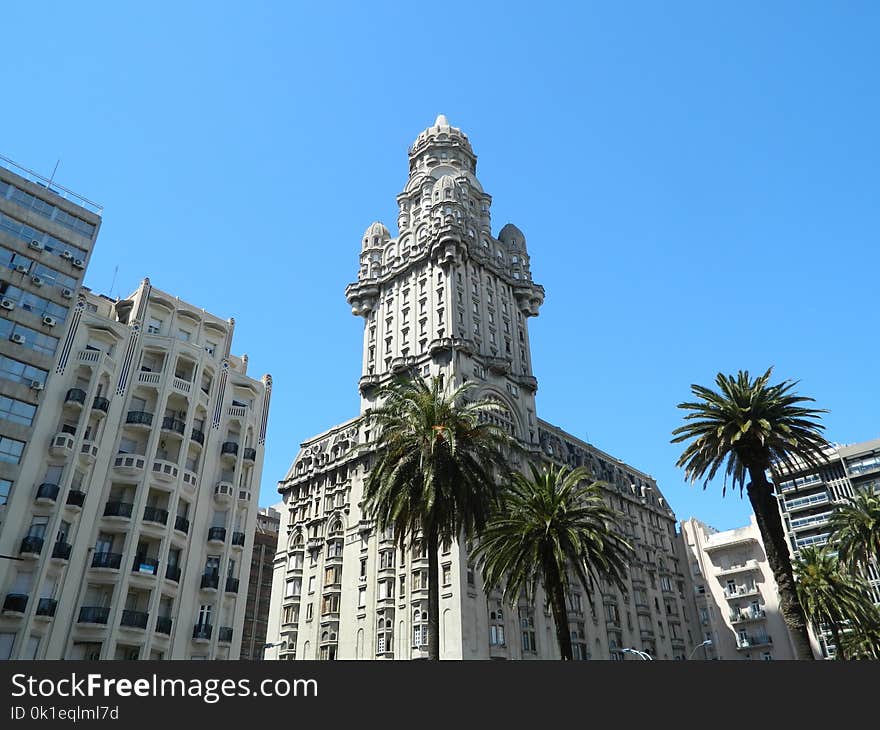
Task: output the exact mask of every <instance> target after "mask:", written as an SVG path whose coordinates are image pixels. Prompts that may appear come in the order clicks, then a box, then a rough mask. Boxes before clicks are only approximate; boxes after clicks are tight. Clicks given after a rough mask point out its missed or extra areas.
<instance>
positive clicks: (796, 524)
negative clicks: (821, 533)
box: [791, 511, 831, 531]
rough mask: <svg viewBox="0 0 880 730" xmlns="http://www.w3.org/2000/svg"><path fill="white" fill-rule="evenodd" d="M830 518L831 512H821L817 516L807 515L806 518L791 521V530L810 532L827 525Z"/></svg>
mask: <svg viewBox="0 0 880 730" xmlns="http://www.w3.org/2000/svg"><path fill="white" fill-rule="evenodd" d="M830 517H831V512H830V511H829V512H822V513H820V514H818V515H809V516H808V517H799V518H797V519H794V520H792V521H791V529H792V530H794V531H798V530H810V529H813V528H815V527H824V526H825V525H827V524H828V520H829V518H830Z"/></svg>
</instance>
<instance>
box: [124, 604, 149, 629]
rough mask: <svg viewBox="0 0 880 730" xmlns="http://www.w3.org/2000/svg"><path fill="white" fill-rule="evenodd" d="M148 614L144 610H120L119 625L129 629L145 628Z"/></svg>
mask: <svg viewBox="0 0 880 730" xmlns="http://www.w3.org/2000/svg"><path fill="white" fill-rule="evenodd" d="M148 619H149V614H148V613H146V611H131V610H129V609H127V608H125V609H123V610H122V618H121V619H120V620H119V625H120V626H123V627H126V628H129V629H144V630H145V629H146V628H147V621H148Z"/></svg>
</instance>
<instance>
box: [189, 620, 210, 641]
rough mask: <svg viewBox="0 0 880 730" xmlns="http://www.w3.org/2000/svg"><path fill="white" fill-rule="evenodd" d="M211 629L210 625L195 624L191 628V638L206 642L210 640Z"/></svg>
mask: <svg viewBox="0 0 880 730" xmlns="http://www.w3.org/2000/svg"><path fill="white" fill-rule="evenodd" d="M213 628H214V627H213V626H211V624H196V625H195V626H193V638H194V639H202V640H204V641H208V640H209V639H210V638H211V631H212V630H213Z"/></svg>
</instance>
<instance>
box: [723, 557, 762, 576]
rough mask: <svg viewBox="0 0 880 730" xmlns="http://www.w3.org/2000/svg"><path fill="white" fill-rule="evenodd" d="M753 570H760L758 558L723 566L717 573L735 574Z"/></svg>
mask: <svg viewBox="0 0 880 730" xmlns="http://www.w3.org/2000/svg"><path fill="white" fill-rule="evenodd" d="M752 570H760V566H759V565H758V561H757V560H746V562H744V563H739V564H737V565H731V566H728V567H727V568H722V569H721V570H719V571H718V573H717V574H716V575H718V577H721V576H727V575H734V574H736V573H746V572H749V571H752Z"/></svg>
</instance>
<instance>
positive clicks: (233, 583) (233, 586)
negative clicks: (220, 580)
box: [226, 578, 238, 593]
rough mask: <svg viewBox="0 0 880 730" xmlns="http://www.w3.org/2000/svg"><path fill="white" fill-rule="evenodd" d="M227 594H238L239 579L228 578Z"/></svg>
mask: <svg viewBox="0 0 880 730" xmlns="http://www.w3.org/2000/svg"><path fill="white" fill-rule="evenodd" d="M226 592H227V593H238V578H227V579H226Z"/></svg>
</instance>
